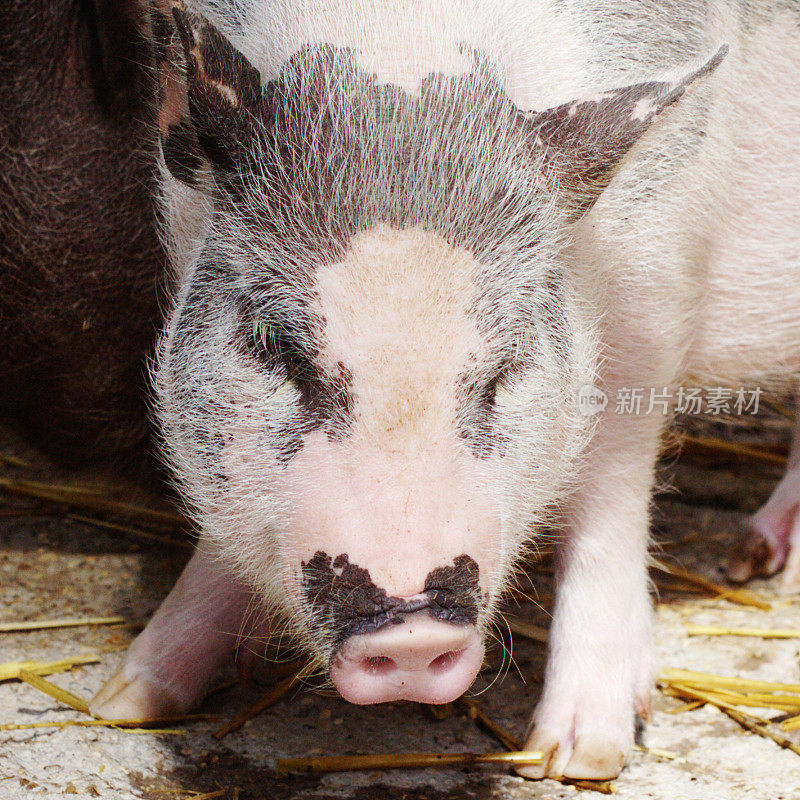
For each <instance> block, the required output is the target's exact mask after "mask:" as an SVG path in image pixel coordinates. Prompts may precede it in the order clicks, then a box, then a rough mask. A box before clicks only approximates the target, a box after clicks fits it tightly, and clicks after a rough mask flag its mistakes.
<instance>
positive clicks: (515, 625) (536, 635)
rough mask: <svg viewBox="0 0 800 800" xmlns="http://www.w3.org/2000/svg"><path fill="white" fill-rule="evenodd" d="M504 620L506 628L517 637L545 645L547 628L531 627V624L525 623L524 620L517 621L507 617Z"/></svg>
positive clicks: (516, 618) (517, 619)
mask: <svg viewBox="0 0 800 800" xmlns="http://www.w3.org/2000/svg"><path fill="white" fill-rule="evenodd" d="M505 620H506V622H507V623H508V627H509V629H510V630H511V632H512V633H515V634H517V636H525V637H526V638H528V639H533V641H535V642H543V643H547V637H548V631H547V628H542V627H540V626H539V625H533V624H532V623H530V622H526V621H525V620H524V619H519V618H518V617H509V616H507V617H506V618H505Z"/></svg>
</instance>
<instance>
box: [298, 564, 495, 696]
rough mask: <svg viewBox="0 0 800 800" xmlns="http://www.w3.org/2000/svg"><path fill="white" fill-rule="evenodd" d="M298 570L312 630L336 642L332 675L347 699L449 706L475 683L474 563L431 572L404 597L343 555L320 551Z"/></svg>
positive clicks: (478, 642)
mask: <svg viewBox="0 0 800 800" xmlns="http://www.w3.org/2000/svg"><path fill="white" fill-rule="evenodd" d="M302 566H303V583H304V588H305V592H306V597H307V599H308V601H309V604H310V606H311V609H312V620H313V626H314V627H315V628H316V629H317V632H318V633H320V634H322V635H323V636H325V637H326V638H329V640H330V638H332V639H333V641H334V649H333V656H332V657H331V659H330V663H329V669H330V676H331V679H332V680H333V683H334V684H335V686H336V688H337V689H338V690H339V693H340V694H341V695H342V697H344V698H345V699H346V700H349V701H350V702H351V703H357V704H360V705H366V704H369V703H384V702H388V701H391V700H416V701H418V702H424V703H447V702H449V701H451V700H454V699H455V698H457V697H459V696H460V695H461V694H463V693H464V692H465V691H466V690H467V689H468V688H469V686H470V685H471V684H472V682H473V680H475V676H476V675H477V674H478V670H479V669H480V667H481V664H482V662H483V653H484V647H483V639H482V637H481V635H480V633H479V632H478V627H477V622H478V616H479V609H480V605H481V593H480V588H479V582H478V565H477V563H476V562H475V561H474V560H473V559H472V558H470V557H469V556H467V555H460V556H458V557H456V558H455V559H453V561H452V563H451V564H449V565H444V566H441V567H437V568H435V569H433V570H431V571H430V572H429V573H428V574H427V577H426V578H425V579H424V581H420V583H419V590H420V591H419V592H418V593H417V594H414V595H407V596H405V597H399V596H396V595H393V594H391V592H390V591H387V589H385V588H383V587H380V586H377V585H376V584H375V583H374V582H373V581H372V578H371V577H370V573H369V571H368V570H366V569H364V568H362V567H360V566H358V565H357V564H353V563H350V561H349V559H348V557H347V556H346V555H339V556H337V557H336V558H333V559H331V557H330V556H328V555H327V554H325V553H322V552H318V553H317V554H316V555H315V556H314V557H313V558H312V559H311V560H310V561H308V562H304V563H303V565H302Z"/></svg>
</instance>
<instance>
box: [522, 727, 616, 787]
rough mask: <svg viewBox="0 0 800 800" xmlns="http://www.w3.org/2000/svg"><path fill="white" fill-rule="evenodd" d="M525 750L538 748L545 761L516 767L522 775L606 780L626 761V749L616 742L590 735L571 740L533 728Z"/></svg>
mask: <svg viewBox="0 0 800 800" xmlns="http://www.w3.org/2000/svg"><path fill="white" fill-rule="evenodd" d="M525 749H526V750H538V751H541V752H542V754H543V755H544V760H543V761H542V763H541V764H539V765H534V764H531V765H528V766H520V767H517V773H518V774H520V775H522V777H524V778H537V779H538V778H572V779H575V780H578V779H583V780H608V779H610V778H616V777H617V775H619V773H620V772H621V771H622V767H623V766H624V764H625V751H624V750H623V749H622V748H621V747H620V746H619V745H617V744H615V743H613V742H609V741H606V740H604V739H600V738H598V737H596V736H592V735H591V734H585V735H583V736H579V737H578V738H577V739H576V740H575V741H574V742H571V741H560V740H559V738H558V737H557V736H554V735H553V734H552V733H549V732H547V731H537V730H534V731H533V733H532V734H531V736H530V737H529V738H528V741H527V742H526V743H525Z"/></svg>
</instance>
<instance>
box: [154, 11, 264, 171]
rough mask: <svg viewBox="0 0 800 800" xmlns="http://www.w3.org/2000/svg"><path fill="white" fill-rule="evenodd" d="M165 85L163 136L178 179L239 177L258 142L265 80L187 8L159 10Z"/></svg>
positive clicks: (158, 48) (164, 148)
mask: <svg viewBox="0 0 800 800" xmlns="http://www.w3.org/2000/svg"><path fill="white" fill-rule="evenodd" d="M152 29H153V38H154V41H155V42H156V46H155V49H156V59H157V61H158V68H159V76H160V84H161V90H162V91H161V98H160V100H161V107H160V112H159V129H160V133H161V148H162V152H163V154H164V161H165V163H166V165H167V168H168V169H169V171H170V173H171V174H172V175H173V176H174V177H175V178H177V179H178V180H180V181H182V182H183V183H186V184H188V185H190V186H197V185H198V178H199V173H200V172H201V170H202V169H203V168H204V167H206V166H210V167H211V168H212V169H213V170H214V171H215V172H218V173H219V172H221V173H227V174H231V173H235V172H236V171H237V170H238V169H239V168H240V167H241V166H242V164H241V160H242V159H243V158H245V157H246V155H247V153H248V151H249V149H250V148H249V146H248V144H252V140H253V137H254V136H255V135H256V128H255V120H256V112H257V109H258V107H259V105H260V103H261V77H260V75H259V73H258V71H257V70H256V69H255V68H254V67H253V66H252V65H251V64H250V63H249V62H248V61H247V59H246V58H245V57H244V56H243V55H242V54H241V53H240V52H239V51H238V50H236V48H235V47H234V46H233V45H232V44H231V43H230V42H229V41H228V40H227V39H226V38H225V37H224V36H223V35H222V34H221V33H220V32H219V31H218V30H217V29H216V28H215V27H214V26H213V25H212V24H211V23H210V22H208V21H207V20H205V19H203V18H201V17H199V16H197V15H195V14H192V13H190V12H188V11H186V10H185V8H184V6H183V4H182V3H181V2H180V1H179V0H157V2H156V3H154V4H153V6H152Z"/></svg>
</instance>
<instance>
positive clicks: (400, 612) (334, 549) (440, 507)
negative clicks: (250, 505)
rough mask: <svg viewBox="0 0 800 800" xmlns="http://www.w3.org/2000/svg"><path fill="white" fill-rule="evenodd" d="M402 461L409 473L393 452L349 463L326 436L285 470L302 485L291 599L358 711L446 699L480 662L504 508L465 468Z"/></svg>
mask: <svg viewBox="0 0 800 800" xmlns="http://www.w3.org/2000/svg"><path fill="white" fill-rule="evenodd" d="M311 438H312V439H314V438H315V437H313V436H312V437H311ZM337 450H339V452H336V451H337ZM334 460H335V461H336V462H338V463H336V464H334V463H333V461H334ZM402 461H403V463H404V464H405V465H406V468H405V470H402V469H400V468H399V465H398V469H396V470H395V469H391V467H392V466H393V459H392V457H391V456H384V455H373V456H372V457H367V456H364V455H363V454H362V457H360V458H359V457H357V456H356V455H355V454H353V455H352V457H350V458H347V459H344V460H343V459H342V453H341V449H340V448H337V447H336V445H332V444H331V443H329V442H327V441H326V440H325V437H324V436H320V437H318V438H316V440H314V441H307V442H306V445H305V447H304V448H303V450H302V453H301V454H299V455H298V456H297V458H296V461H295V463H293V464H292V466H291V467H290V468H289V469H288V470H287V472H288V473H291V474H290V475H287V477H289V478H290V480H291V479H292V478H294V479H295V480H296V481H297V483H296V491H295V493H294V497H295V500H294V502H293V503H292V512H291V520H290V522H289V530H288V531H287V534H288V535H287V537H286V541H287V542H288V543H291V550H290V551H289V550H286V551H284V553H283V556H284V558H285V559H288V563H287V567H289V570H288V571H287V572H288V573H290V574H291V576H292V577H291V583H292V584H293V588H294V590H295V591H294V592H292V593H293V594H294V595H295V598H296V599H297V600H298V601H299V605H300V607H301V608H302V615H303V616H304V617H305V618H306V619H308V620H309V623H308V624H309V626H310V633H311V639H312V641H314V642H315V645H316V648H315V649H319V650H324V653H325V655H324V659H323V660H324V661H326V662H327V666H328V668H329V671H330V676H331V679H332V680H333V683H334V684H335V685H336V687H337V689H338V690H339V692H340V693H341V694H342V696H343V697H344V698H345V699H347V700H349V701H351V702H354V703H360V704H364V703H379V702H385V701H390V700H398V699H408V700H417V701H420V702H428V703H444V702H449V701H450V700H453V699H454V698H455V697H458V696H459V695H461V694H462V693H463V692H464V691H466V690H467V689H468V688H469V686H470V684H471V683H472V681H473V680H474V678H475V676H476V675H477V672H478V670H479V669H480V666H481V663H482V660H483V652H484V647H483V637H482V634H481V629H482V627H483V626H484V625H485V623H486V619H487V616H488V611H489V606H490V604H491V602H492V597H493V596H494V595H495V594H496V587H494V586H493V585H492V582H493V580H494V578H495V576H496V575H497V569H498V564H499V560H500V553H499V543H500V541H501V537H500V535H499V534H500V531H499V514H498V512H497V503H496V501H495V499H494V497H493V496H492V495H491V494H490V492H488V491H487V490H486V489H483V490H480V489H478V488H476V487H477V486H480V483H479V482H477V481H475V480H472V481H470V480H469V479H470V478H473V479H474V478H475V477H476V476H474V475H468V474H467V473H468V472H469V470H468V469H467V468H466V467H463V466H462V468H461V469H460V470H458V469H456V468H455V467H454V465H453V462H452V461H448V460H442V461H440V462H439V464H438V465H437V463H436V459H435V458H434V457H431V458H430V459H429V463H427V465H426V466H422V464H423V462H424V461H425V459H422V458H420V459H419V460H418V461H417V462H416V465H417V466H415V468H414V470H413V471H414V473H415V475H414V476H411V475H409V474H408V473H409V471H410V470H409V467H408V464H409V463H410V462H409V461H408V459H407V458H405V457H404V458H403V459H402ZM411 463H414V462H411ZM298 590H299V591H298ZM323 643H324V644H323ZM320 655H321V653H320Z"/></svg>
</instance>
